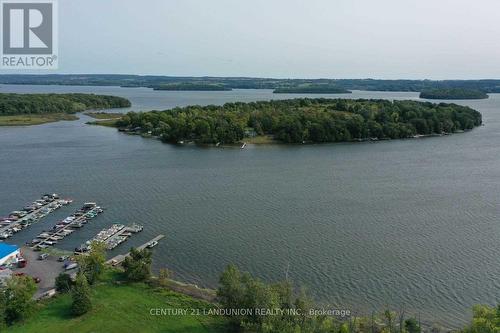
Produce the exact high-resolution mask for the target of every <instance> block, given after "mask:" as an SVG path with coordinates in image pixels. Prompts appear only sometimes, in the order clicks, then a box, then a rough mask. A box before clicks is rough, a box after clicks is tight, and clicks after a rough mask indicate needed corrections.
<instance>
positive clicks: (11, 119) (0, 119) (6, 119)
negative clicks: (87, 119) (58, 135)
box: [0, 113, 78, 126]
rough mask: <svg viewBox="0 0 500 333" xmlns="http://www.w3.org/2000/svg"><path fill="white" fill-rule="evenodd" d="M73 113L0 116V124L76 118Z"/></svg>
mask: <svg viewBox="0 0 500 333" xmlns="http://www.w3.org/2000/svg"><path fill="white" fill-rule="evenodd" d="M77 119H78V117H77V116H75V115H74V114H67V113H47V114H31V115H29V114H22V115H16V116H0V126H28V125H40V124H45V123H52V122H55V121H59V120H77Z"/></svg>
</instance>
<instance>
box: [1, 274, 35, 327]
mask: <svg viewBox="0 0 500 333" xmlns="http://www.w3.org/2000/svg"><path fill="white" fill-rule="evenodd" d="M35 292H36V284H35V282H34V281H33V278H31V277H29V276H13V277H12V278H11V279H9V280H8V282H7V284H6V286H5V287H3V288H0V328H1V327H3V326H5V325H11V324H13V323H15V322H18V321H21V320H25V319H26V318H28V317H29V316H30V315H31V314H32V313H33V311H34V309H35V301H34V300H33V295H34V294H35ZM0 331H1V329H0Z"/></svg>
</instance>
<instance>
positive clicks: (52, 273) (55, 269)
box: [14, 246, 64, 297]
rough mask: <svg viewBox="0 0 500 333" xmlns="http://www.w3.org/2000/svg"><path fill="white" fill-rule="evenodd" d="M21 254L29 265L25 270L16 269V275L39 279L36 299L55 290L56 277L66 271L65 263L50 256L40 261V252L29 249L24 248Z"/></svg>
mask: <svg viewBox="0 0 500 333" xmlns="http://www.w3.org/2000/svg"><path fill="white" fill-rule="evenodd" d="M21 252H22V254H23V256H24V258H25V259H26V260H27V261H28V264H27V265H26V267H24V268H15V269H14V273H24V274H26V275H30V276H33V277H39V278H40V279H41V281H40V283H37V286H38V290H37V292H36V294H35V297H40V296H41V295H42V294H44V293H45V292H46V291H48V290H50V289H53V288H54V285H55V279H56V277H57V276H58V275H59V274H60V273H61V272H63V271H64V267H63V263H62V262H59V261H57V259H58V258H57V257H56V256H53V255H49V257H48V258H47V259H45V260H38V256H39V255H40V254H41V253H40V252H35V251H33V250H32V249H30V248H29V247H26V246H23V247H22V248H21Z"/></svg>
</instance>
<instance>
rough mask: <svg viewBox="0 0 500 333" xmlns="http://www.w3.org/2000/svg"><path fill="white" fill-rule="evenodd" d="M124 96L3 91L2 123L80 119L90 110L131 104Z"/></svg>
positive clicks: (0, 115)
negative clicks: (79, 115) (84, 112)
mask: <svg viewBox="0 0 500 333" xmlns="http://www.w3.org/2000/svg"><path fill="white" fill-rule="evenodd" d="M130 105H131V104H130V101H129V100H128V99H126V98H123V97H117V96H108V95H95V94H77V93H72V94H13V93H12V94H11V93H3V94H0V126H21V125H38V124H43V123H48V122H54V121H59V120H75V119H78V117H76V116H75V115H74V114H75V113H77V112H82V111H86V110H100V109H111V108H123V107H129V106H130Z"/></svg>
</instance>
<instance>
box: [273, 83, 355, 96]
mask: <svg viewBox="0 0 500 333" xmlns="http://www.w3.org/2000/svg"><path fill="white" fill-rule="evenodd" d="M273 93H275V94H350V93H351V91H349V90H347V89H344V88H342V87H338V86H336V85H331V84H307V85H301V86H296V87H284V88H277V89H275V90H274V91H273Z"/></svg>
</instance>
